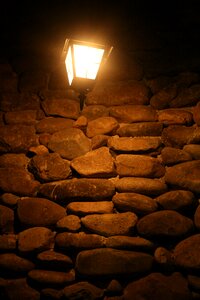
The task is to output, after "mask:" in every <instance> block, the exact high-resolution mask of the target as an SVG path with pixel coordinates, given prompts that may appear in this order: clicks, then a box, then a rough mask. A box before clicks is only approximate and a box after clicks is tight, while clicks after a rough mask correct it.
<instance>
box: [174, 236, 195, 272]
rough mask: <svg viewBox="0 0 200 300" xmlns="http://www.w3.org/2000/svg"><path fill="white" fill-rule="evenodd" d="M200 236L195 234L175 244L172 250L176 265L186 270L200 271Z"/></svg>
mask: <svg viewBox="0 0 200 300" xmlns="http://www.w3.org/2000/svg"><path fill="white" fill-rule="evenodd" d="M199 252H200V234H195V235H192V236H190V237H188V238H187V239H185V240H183V241H181V242H180V243H178V244H177V246H176V247H175V249H174V259H175V263H176V265H178V266H179V267H181V268H184V269H187V270H194V271H195V270H197V271H199V270H200V256H199Z"/></svg>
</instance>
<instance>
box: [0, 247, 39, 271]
mask: <svg viewBox="0 0 200 300" xmlns="http://www.w3.org/2000/svg"><path fill="white" fill-rule="evenodd" d="M0 268H1V270H3V271H4V274H8V275H11V276H13V273H14V274H16V275H19V274H20V275H23V274H26V273H28V272H29V271H30V270H32V269H34V268H35V265H34V263H32V262H31V261H30V260H28V259H26V258H22V257H20V256H18V255H16V254H14V253H4V254H0Z"/></svg>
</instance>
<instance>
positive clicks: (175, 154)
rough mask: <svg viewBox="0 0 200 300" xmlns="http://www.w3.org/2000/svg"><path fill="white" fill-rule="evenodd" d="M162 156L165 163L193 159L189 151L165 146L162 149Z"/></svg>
mask: <svg viewBox="0 0 200 300" xmlns="http://www.w3.org/2000/svg"><path fill="white" fill-rule="evenodd" d="M161 158H162V162H163V163H164V164H165V165H174V164H177V163H181V162H185V161H189V160H192V156H191V155H190V154H189V153H188V152H186V151H185V150H182V149H177V148H173V147H164V148H163V149H162V150H161Z"/></svg>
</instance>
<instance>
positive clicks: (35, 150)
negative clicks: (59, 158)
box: [28, 145, 49, 155]
mask: <svg viewBox="0 0 200 300" xmlns="http://www.w3.org/2000/svg"><path fill="white" fill-rule="evenodd" d="M48 153H49V150H48V148H47V147H45V146H44V145H39V146H36V147H30V148H29V151H28V154H29V155H44V154H48Z"/></svg>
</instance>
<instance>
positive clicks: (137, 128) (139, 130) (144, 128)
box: [116, 122, 163, 137]
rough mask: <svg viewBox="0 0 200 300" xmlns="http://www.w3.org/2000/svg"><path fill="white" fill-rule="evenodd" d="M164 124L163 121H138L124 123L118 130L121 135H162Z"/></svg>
mask: <svg viewBox="0 0 200 300" xmlns="http://www.w3.org/2000/svg"><path fill="white" fill-rule="evenodd" d="M162 129H163V124H162V123H161V122H138V123H132V124H126V125H122V126H121V127H120V128H119V129H118V130H117V132H116V133H117V134H118V135H119V136H130V137H134V136H160V135H161V133H162Z"/></svg>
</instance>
